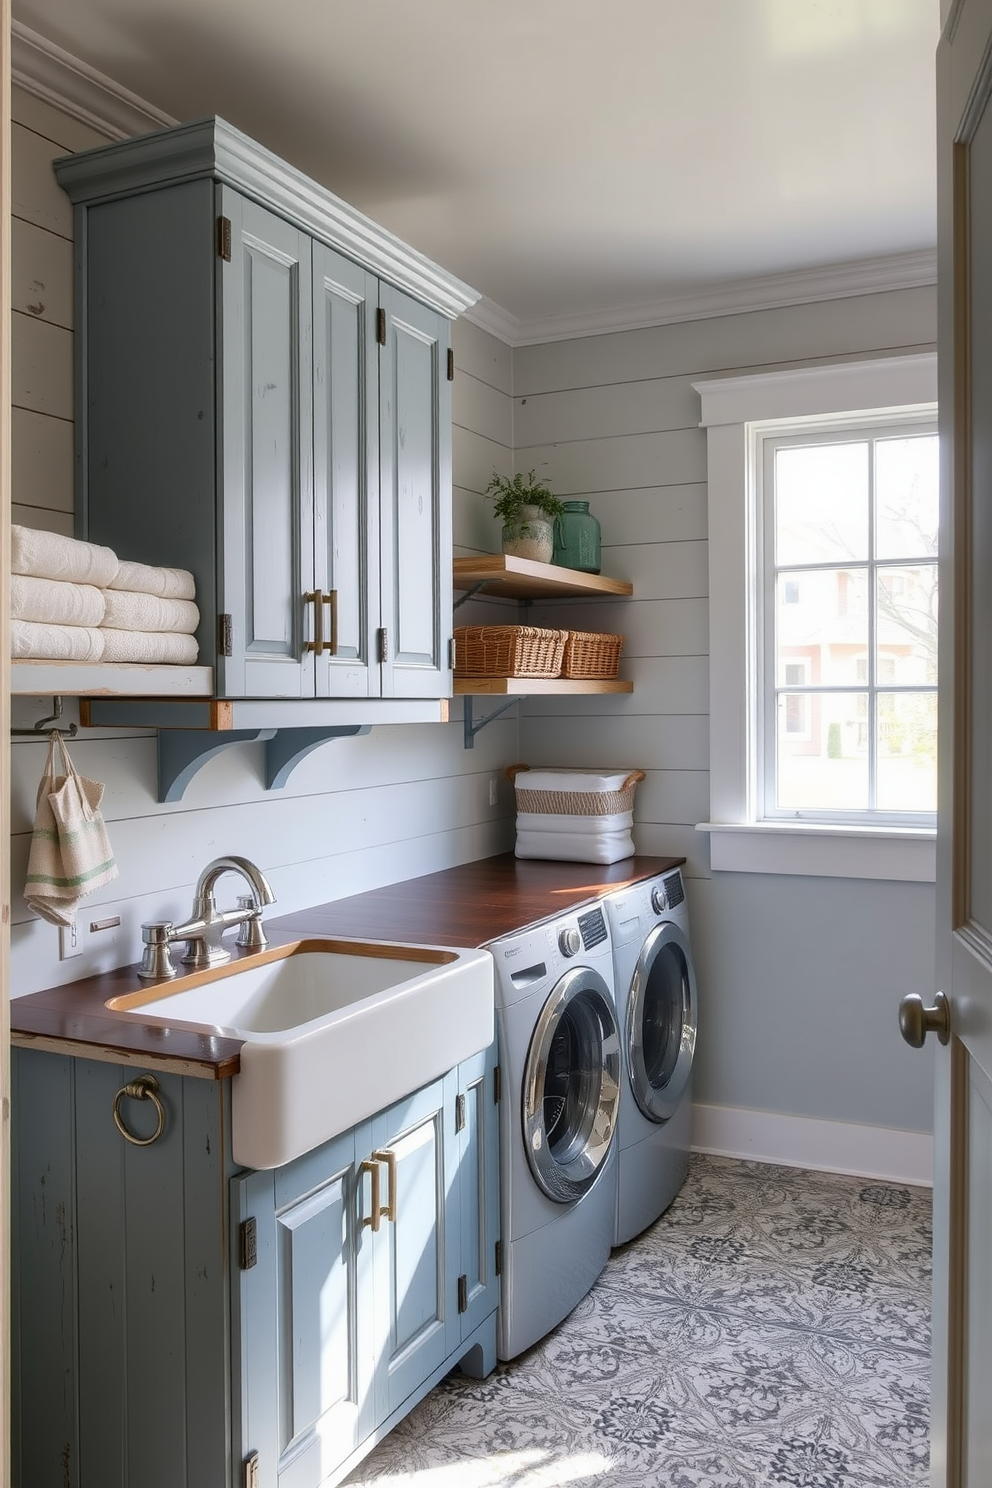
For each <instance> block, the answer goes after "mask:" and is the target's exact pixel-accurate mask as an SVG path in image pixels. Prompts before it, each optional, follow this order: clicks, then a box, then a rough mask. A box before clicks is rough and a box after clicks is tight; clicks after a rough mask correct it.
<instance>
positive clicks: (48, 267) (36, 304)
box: [10, 219, 73, 330]
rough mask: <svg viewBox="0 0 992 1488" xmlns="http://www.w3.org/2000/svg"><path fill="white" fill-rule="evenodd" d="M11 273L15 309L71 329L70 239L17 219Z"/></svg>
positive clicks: (13, 238)
mask: <svg viewBox="0 0 992 1488" xmlns="http://www.w3.org/2000/svg"><path fill="white" fill-rule="evenodd" d="M10 276H11V285H10V289H11V301H12V304H13V307H14V309H15V310H18V311H21V312H22V313H23V314H25V315H32V316H34V317H35V318H36V319H37V320H46V321H48V322H50V323H51V324H52V325H58V326H64V327H65V328H66V329H67V330H71V329H72V323H73V322H72V308H73V306H72V302H73V286H72V244H71V243H70V242H69V240H68V239H67V238H62V237H59V235H58V234H57V233H51V232H47V231H46V230H45V229H44V228H42V227H37V226H36V225H35V224H34V223H33V222H22V221H21V220H20V219H17V220H15V221H14V222H13V223H12V224H11V261H10Z"/></svg>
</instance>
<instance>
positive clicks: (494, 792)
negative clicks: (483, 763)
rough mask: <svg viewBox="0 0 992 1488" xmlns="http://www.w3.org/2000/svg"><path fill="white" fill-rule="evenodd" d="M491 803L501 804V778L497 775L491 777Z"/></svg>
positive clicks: (493, 804)
mask: <svg viewBox="0 0 992 1488" xmlns="http://www.w3.org/2000/svg"><path fill="white" fill-rule="evenodd" d="M489 804H490V806H498V805H499V780H498V779H497V777H496V776H495V775H490V777H489Z"/></svg>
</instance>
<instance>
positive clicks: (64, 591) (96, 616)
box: [10, 573, 107, 625]
mask: <svg viewBox="0 0 992 1488" xmlns="http://www.w3.org/2000/svg"><path fill="white" fill-rule="evenodd" d="M103 593H104V591H103V590H102V589H97V588H95V587H94V585H93V584H66V583H63V582H62V580H61V579H36V578H35V577H34V576H33V575H32V574H18V573H15V574H11V576H10V614H11V618H12V619H14V620H41V621H42V622H43V623H44V624H46V625H99V624H100V622H101V621H102V620H103V615H104V611H105V609H106V607H107V606H106V601H105V600H104V597H103Z"/></svg>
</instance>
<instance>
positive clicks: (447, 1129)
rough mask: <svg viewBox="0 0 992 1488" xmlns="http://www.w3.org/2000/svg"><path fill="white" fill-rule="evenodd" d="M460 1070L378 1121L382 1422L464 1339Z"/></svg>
mask: <svg viewBox="0 0 992 1488" xmlns="http://www.w3.org/2000/svg"><path fill="white" fill-rule="evenodd" d="M457 1092H458V1081H457V1077H456V1075H455V1073H454V1072H452V1073H451V1074H448V1075H445V1076H444V1078H443V1079H441V1080H435V1081H434V1082H433V1083H432V1084H431V1085H427V1086H425V1087H424V1089H423V1090H418V1091H417V1092H416V1093H415V1094H414V1095H411V1096H408V1097H407V1098H406V1099H405V1100H402V1101H399V1102H397V1104H396V1105H394V1106H391V1107H390V1108H389V1110H388V1111H385V1112H383V1113H382V1114H381V1115H379V1116H377V1117H375V1119H374V1121H373V1140H374V1151H373V1154H372V1155H373V1159H374V1160H376V1161H378V1162H379V1163H380V1165H381V1167H382V1168H383V1169H384V1170H385V1171H384V1173H383V1176H382V1183H383V1185H384V1187H383V1189H382V1193H383V1203H384V1204H385V1203H386V1202H387V1199H388V1205H389V1209H390V1212H391V1217H390V1219H389V1220H388V1221H387V1220H385V1219H384V1220H383V1223H382V1226H381V1228H380V1229H379V1232H378V1234H377V1235H376V1236H375V1239H374V1243H373V1253H374V1257H375V1262H374V1264H375V1282H374V1288H373V1306H374V1326H375V1358H376V1371H377V1377H376V1403H377V1413H378V1417H379V1419H380V1420H384V1419H385V1418H386V1416H388V1415H391V1414H392V1412H393V1411H394V1410H396V1409H397V1407H399V1406H400V1405H402V1403H403V1401H404V1400H406V1399H408V1398H409V1396H410V1395H411V1394H412V1393H413V1391H414V1390H415V1389H416V1388H417V1386H418V1385H420V1384H422V1382H423V1381H424V1380H425V1379H427V1378H428V1377H429V1376H430V1375H431V1374H433V1372H434V1370H435V1369H438V1368H440V1366H441V1365H442V1364H443V1363H444V1361H445V1359H446V1358H447V1357H448V1356H449V1354H452V1353H454V1351H455V1350H456V1349H457V1347H458V1343H459V1340H460V1324H459V1318H458V1276H459V1218H458V1199H457V1194H456V1193H455V1192H454V1186H455V1177H456V1163H455V1147H456V1143H455V1119H456V1114H455V1113H456V1107H455V1097H456V1095H457Z"/></svg>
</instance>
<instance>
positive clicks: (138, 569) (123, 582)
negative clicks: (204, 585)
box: [107, 558, 196, 599]
mask: <svg viewBox="0 0 992 1488" xmlns="http://www.w3.org/2000/svg"><path fill="white" fill-rule="evenodd" d="M107 588H108V589H136V590H137V591H138V592H139V593H140V594H157V595H158V597H159V599H195V598H196V584H195V582H194V579H193V575H192V574H191V573H189V572H188V570H187V569H185V568H154V567H152V566H151V565H149V564H147V563H133V562H132V561H131V559H130V558H122V559H121V561H120V567H119V568H118V570H117V577H116V578H115V579H114V580H113V581H112V582H111V583H110V584H108V585H107Z"/></svg>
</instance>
